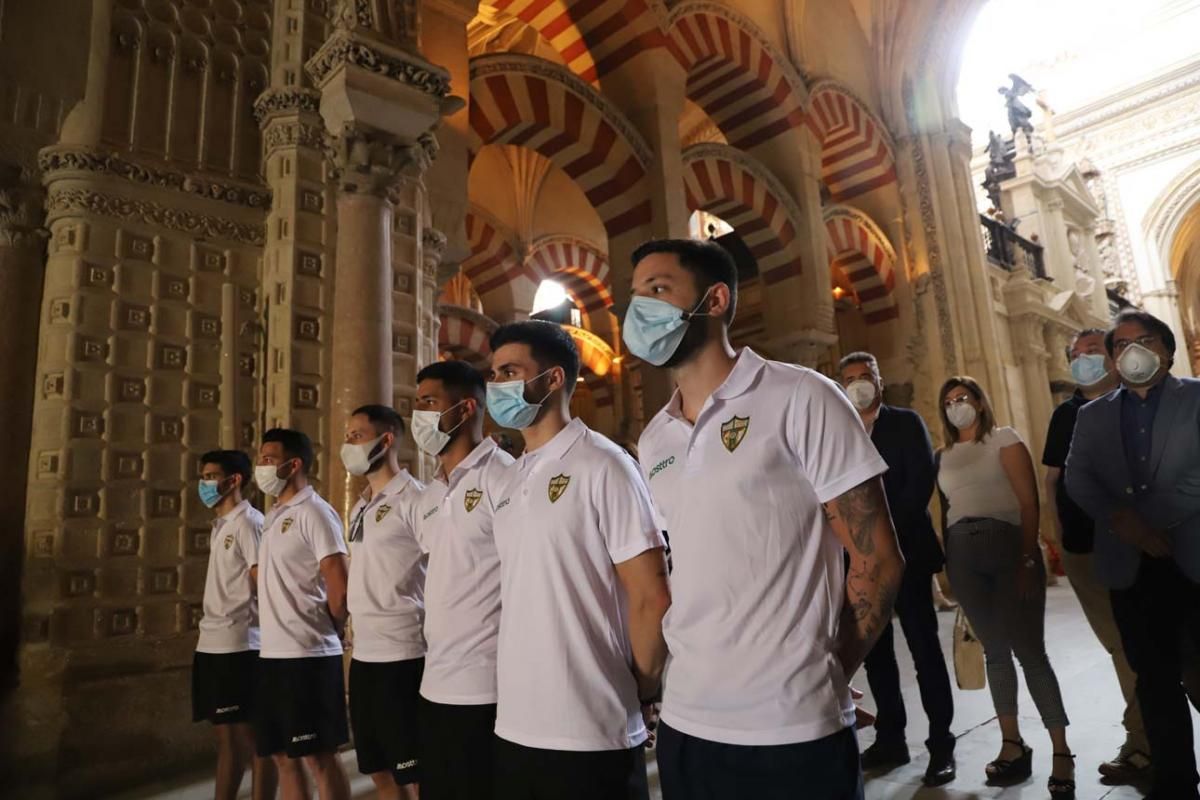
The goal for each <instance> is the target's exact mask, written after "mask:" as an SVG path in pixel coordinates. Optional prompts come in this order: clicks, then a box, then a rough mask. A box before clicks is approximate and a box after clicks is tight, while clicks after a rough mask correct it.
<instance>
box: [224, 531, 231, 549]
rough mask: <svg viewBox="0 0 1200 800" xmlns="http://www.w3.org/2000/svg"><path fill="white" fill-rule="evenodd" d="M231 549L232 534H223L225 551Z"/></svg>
mask: <svg viewBox="0 0 1200 800" xmlns="http://www.w3.org/2000/svg"><path fill="white" fill-rule="evenodd" d="M231 547H233V534H232V533H227V534H225V549H226V550H228V549H229V548H231Z"/></svg>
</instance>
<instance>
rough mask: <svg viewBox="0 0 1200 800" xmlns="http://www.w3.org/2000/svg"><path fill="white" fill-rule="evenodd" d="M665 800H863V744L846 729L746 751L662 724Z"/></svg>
mask: <svg viewBox="0 0 1200 800" xmlns="http://www.w3.org/2000/svg"><path fill="white" fill-rule="evenodd" d="M654 749H655V751H656V753H657V755H658V778H659V781H660V782H661V784H662V796H663V800H726V799H727V798H730V797H753V798H754V799H755V800H795V798H798V797H804V798H808V797H811V798H813V800H817V799H818V798H820V800H862V799H863V777H862V770H861V769H860V768H859V760H858V738H857V737H856V736H855V735H854V728H845V729H843V730H841V731H838V732H837V733H834V734H830V735H829V736H826V737H824V738H823V739H816V740H814V741H811V742H798V743H796V744H779V745H740V744H725V743H723V742H712V741H709V740H707V739H700V738H697V737H695V736H689V735H688V734H686V733H682V732H680V731H677V730H675V729H674V728H672V727H671V726H670V725H668V724H666V723H665V722H660V723H659V724H658V743H657V746H656V747H655V748H654Z"/></svg>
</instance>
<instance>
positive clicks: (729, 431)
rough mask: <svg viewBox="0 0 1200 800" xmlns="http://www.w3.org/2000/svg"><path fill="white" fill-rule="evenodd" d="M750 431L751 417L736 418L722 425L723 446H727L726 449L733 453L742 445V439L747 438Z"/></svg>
mask: <svg viewBox="0 0 1200 800" xmlns="http://www.w3.org/2000/svg"><path fill="white" fill-rule="evenodd" d="M748 430H750V418H749V417H734V418H733V419H731V420H729V421H727V422H722V423H721V444H723V445H725V449H726V450H728V451H729V452H731V453H732V452H733V451H734V450H737V449H738V445H739V444H741V443H742V439H745V438H746V431H748Z"/></svg>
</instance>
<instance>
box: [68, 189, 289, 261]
mask: <svg viewBox="0 0 1200 800" xmlns="http://www.w3.org/2000/svg"><path fill="white" fill-rule="evenodd" d="M46 213H47V216H51V217H53V216H63V215H67V214H78V213H86V214H99V215H100V216H105V217H114V218H116V219H121V220H125V221H128V222H137V223H142V224H145V225H158V226H161V227H163V228H169V229H170V230H174V231H182V232H184V233H189V234H192V235H193V236H203V237H205V238H210V239H225V240H228V241H232V242H239V243H242V244H249V245H256V246H260V247H261V246H262V245H263V243H264V242H265V241H266V231H265V229H264V227H263V226H262V225H249V224H245V223H241V222H235V221H233V220H231V219H226V218H224V217H215V216H211V215H208V214H196V213H193V212H191V211H184V210H182V209H178V208H168V207H166V206H163V205H161V204H159V203H153V202H148V201H145V200H132V199H129V198H126V197H118V196H115V195H109V194H102V193H100V192H90V191H87V190H85V189H51V191H50V197H49V200H47V202H46Z"/></svg>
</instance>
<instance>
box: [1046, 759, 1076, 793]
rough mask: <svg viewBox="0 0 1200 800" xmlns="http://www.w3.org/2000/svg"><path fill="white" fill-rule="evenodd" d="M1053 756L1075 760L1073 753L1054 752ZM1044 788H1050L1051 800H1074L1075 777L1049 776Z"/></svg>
mask: <svg viewBox="0 0 1200 800" xmlns="http://www.w3.org/2000/svg"><path fill="white" fill-rule="evenodd" d="M1054 757H1055V758H1069V759H1071V760H1072V761H1074V760H1075V754H1074V753H1055V754H1054ZM1046 788H1047V789H1048V790H1050V797H1051V799H1052V800H1075V779H1074V778H1055V777H1054V776H1053V775H1052V776H1050V780H1049V781H1047V783H1046Z"/></svg>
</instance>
